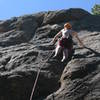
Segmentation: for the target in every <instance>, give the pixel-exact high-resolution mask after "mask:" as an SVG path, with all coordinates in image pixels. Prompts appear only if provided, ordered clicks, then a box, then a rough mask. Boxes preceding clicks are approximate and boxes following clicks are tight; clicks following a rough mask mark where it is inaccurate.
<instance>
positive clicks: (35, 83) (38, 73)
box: [30, 51, 53, 100]
mask: <svg viewBox="0 0 100 100" xmlns="http://www.w3.org/2000/svg"><path fill="white" fill-rule="evenodd" d="M52 54H53V51H52V52H51V53H50V54H49V56H48V58H47V59H46V60H45V63H46V62H47V61H48V60H49V58H50V57H51V56H52ZM45 63H44V64H43V65H42V66H44V65H45ZM41 68H42V67H40V68H39V70H38V72H37V76H36V79H35V82H34V84H33V88H32V92H31V96H30V100H32V97H33V94H34V92H35V88H36V85H37V81H38V79H39V75H40V72H41Z"/></svg>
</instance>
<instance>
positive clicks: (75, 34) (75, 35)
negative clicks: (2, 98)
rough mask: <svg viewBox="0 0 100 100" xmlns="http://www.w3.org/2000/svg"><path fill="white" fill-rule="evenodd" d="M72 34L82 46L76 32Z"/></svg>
mask: <svg viewBox="0 0 100 100" xmlns="http://www.w3.org/2000/svg"><path fill="white" fill-rule="evenodd" d="M73 36H74V37H75V38H76V39H77V40H78V42H79V44H80V46H81V47H84V44H83V42H82V41H81V40H80V38H79V37H78V34H77V32H73Z"/></svg>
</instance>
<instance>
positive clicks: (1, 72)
mask: <svg viewBox="0 0 100 100" xmlns="http://www.w3.org/2000/svg"><path fill="white" fill-rule="evenodd" d="M66 22H70V23H71V24H72V26H73V29H74V30H75V31H77V32H78V34H79V37H80V38H81V39H82V40H83V42H84V44H85V46H86V47H85V48H80V47H78V45H77V41H76V40H75V39H74V42H75V43H74V49H75V52H74V54H73V56H72V57H70V59H68V61H67V62H65V63H61V61H60V60H61V58H62V53H61V54H60V56H59V57H57V58H53V55H54V49H55V45H50V42H51V40H52V39H53V37H54V36H55V34H56V33H57V32H59V31H60V30H61V29H62V28H63V25H64V23H66ZM99 22H100V16H93V15H91V14H89V13H88V12H86V11H84V10H83V9H68V10H60V11H49V12H40V13H37V14H31V15H25V16H20V17H13V18H11V19H9V20H6V21H0V100H29V99H30V95H31V91H32V87H33V84H34V82H35V79H36V75H37V72H38V70H39V69H40V68H41V72H40V75H39V79H38V82H37V85H36V88H35V92H34V94H33V100H44V99H45V100H99V99H100V75H99V71H100V23H99Z"/></svg>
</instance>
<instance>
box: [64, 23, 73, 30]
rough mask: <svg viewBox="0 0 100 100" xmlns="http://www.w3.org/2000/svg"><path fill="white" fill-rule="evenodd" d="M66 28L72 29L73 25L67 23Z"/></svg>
mask: <svg viewBox="0 0 100 100" xmlns="http://www.w3.org/2000/svg"><path fill="white" fill-rule="evenodd" d="M64 28H67V29H71V28H72V25H71V24H70V23H66V24H64Z"/></svg>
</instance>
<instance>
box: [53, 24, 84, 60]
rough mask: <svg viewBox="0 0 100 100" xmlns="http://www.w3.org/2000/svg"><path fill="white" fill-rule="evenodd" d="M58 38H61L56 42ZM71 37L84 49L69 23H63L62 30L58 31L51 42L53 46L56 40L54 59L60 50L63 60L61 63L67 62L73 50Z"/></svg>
mask: <svg viewBox="0 0 100 100" xmlns="http://www.w3.org/2000/svg"><path fill="white" fill-rule="evenodd" d="M59 37H61V39H60V40H58V39H59ZM73 37H75V38H76V39H77V40H78V42H79V44H80V46H81V47H84V44H83V42H82V41H81V40H80V38H79V37H78V34H77V32H75V31H73V30H72V25H71V24H70V23H65V24H64V28H63V29H62V30H60V31H59V32H58V33H57V34H56V35H55V36H54V38H53V40H52V43H53V44H55V43H56V41H57V40H58V43H57V46H56V49H55V55H54V57H56V56H57V55H58V54H59V53H60V52H61V50H63V58H62V60H61V62H63V61H66V60H67V58H68V56H69V55H68V54H69V52H71V51H72V49H73V40H72V38H73Z"/></svg>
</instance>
